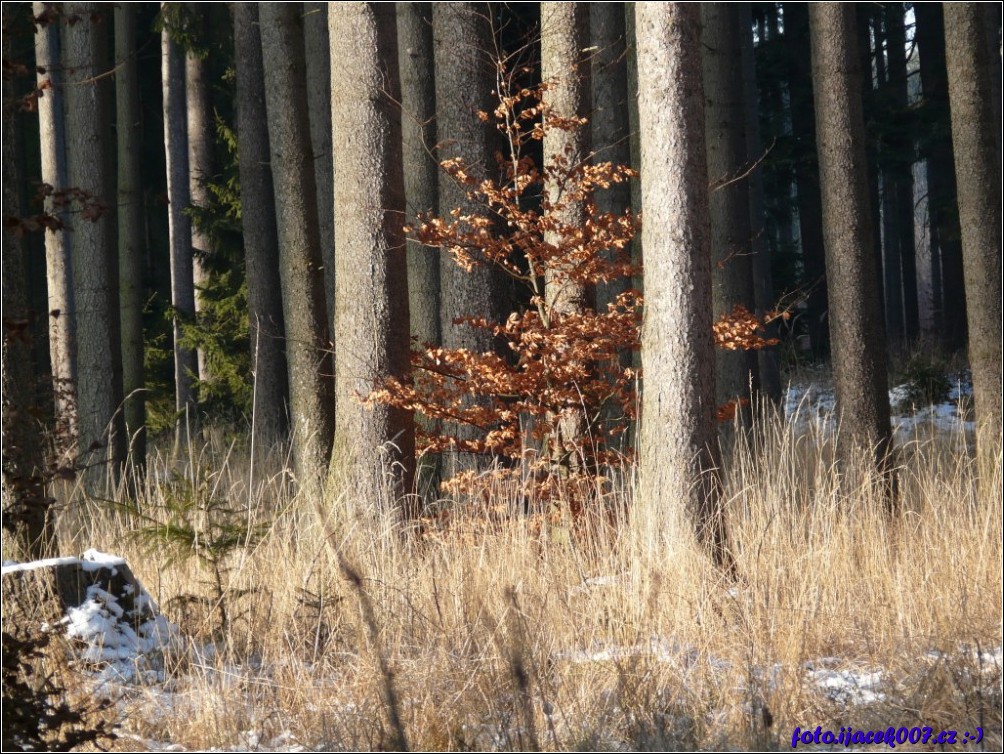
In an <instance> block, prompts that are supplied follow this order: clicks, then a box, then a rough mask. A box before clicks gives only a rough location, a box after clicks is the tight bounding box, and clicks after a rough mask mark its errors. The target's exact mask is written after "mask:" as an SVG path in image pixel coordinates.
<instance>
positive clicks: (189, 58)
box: [185, 3, 216, 382]
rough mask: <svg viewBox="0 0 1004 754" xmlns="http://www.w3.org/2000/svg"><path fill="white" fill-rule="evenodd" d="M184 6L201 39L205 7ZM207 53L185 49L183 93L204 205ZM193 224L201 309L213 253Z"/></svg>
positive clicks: (206, 372)
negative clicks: (210, 257)
mask: <svg viewBox="0 0 1004 754" xmlns="http://www.w3.org/2000/svg"><path fill="white" fill-rule="evenodd" d="M187 5H188V8H187V9H186V10H187V12H189V13H190V14H191V15H192V21H193V30H194V31H195V33H196V35H197V38H198V41H200V42H202V41H203V40H204V39H205V37H206V34H207V33H208V29H207V28H206V12H207V11H206V9H205V7H204V6H203V4H202V3H188V4H187ZM208 76H209V71H208V62H207V59H206V55H205V54H203V53H202V52H200V51H197V50H188V51H186V52H185V96H186V101H187V104H188V120H187V126H186V127H187V129H188V192H189V198H190V199H191V203H192V205H194V206H196V207H205V206H207V205H208V204H209V186H208V184H209V181H211V180H212V177H213V170H214V166H213V142H214V140H215V138H214V136H213V134H214V133H215V132H216V124H215V123H214V122H213V105H212V89H211V87H210V82H209V79H208ZM190 224H191V226H192V253H193V257H192V282H193V283H194V284H195V311H196V313H197V314H198V313H199V312H201V311H202V293H201V290H202V289H203V288H205V287H206V285H208V283H209V270H208V269H207V267H206V264H205V263H204V261H203V260H204V258H205V257H206V256H207V255H208V254H210V253H212V248H211V244H210V241H209V237H208V236H207V235H206V234H205V233H204V232H203V231H202V229H201V228H199V227H198V225H197V224H196V223H194V222H191V223H190ZM196 357H197V359H198V364H199V379H200V380H203V381H205V382H209V381H210V380H212V370H211V369H210V368H209V365H208V364H207V362H206V359H207V357H206V352H205V351H204V350H203V349H201V348H200V349H198V351H197V353H196Z"/></svg>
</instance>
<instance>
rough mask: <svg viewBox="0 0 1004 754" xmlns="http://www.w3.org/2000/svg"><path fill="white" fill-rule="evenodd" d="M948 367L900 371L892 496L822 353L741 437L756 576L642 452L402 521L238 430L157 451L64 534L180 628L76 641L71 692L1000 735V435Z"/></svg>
mask: <svg viewBox="0 0 1004 754" xmlns="http://www.w3.org/2000/svg"><path fill="white" fill-rule="evenodd" d="M953 379H954V384H953V385H950V386H949V390H950V391H952V392H950V394H949V395H947V396H945V395H943V396H942V397H943V398H946V400H945V402H943V403H940V404H938V405H937V406H936V407H929V408H922V409H920V410H919V411H912V410H911V411H908V410H907V402H908V401H909V400H913V398H915V397H916V396H915V393H916V391H912V390H911V388H910V386H909V385H907V386H899V387H897V388H894V390H893V398H894V401H895V403H896V404H897V406H896V411H895V413H896V415H897V418H896V421H895V424H896V427H897V445H898V448H899V452H898V456H897V463H898V464H899V471H898V473H899V489H900V506H901V508H900V511H899V512H898V513H897V514H896V515H895V516H889V515H888V514H887V513H886V512H885V511H886V509H885V504H884V497H883V492H882V489H883V487H882V484H881V483H880V482H879V480H877V479H875V478H874V477H873V476H872V475H871V472H869V471H868V470H867V466H866V465H865V464H857V463H851V464H847V465H844V466H842V467H840V468H839V469H838V467H837V465H836V464H835V463H834V460H833V458H834V447H835V429H834V427H833V426H832V421H831V420H830V419H829V418H828V412H829V411H830V410H832V404H833V401H832V391H831V390H829V389H828V387H827V380H826V377H825V375H824V374H822V373H820V374H813V373H803V374H801V375H800V376H799V378H798V379H797V380H796V381H794V382H793V383H792V385H791V387H790V388H789V390H788V393H787V400H786V403H785V405H786V415H785V416H784V417H783V418H781V417H778V418H777V419H776V420H771V421H766V422H765V423H764V425H763V426H762V428H761V431H760V432H759V434H757V436H756V437H755V438H754V439H752V440H750V441H749V442H746V441H736V442H734V443H733V446H732V448H731V449H730V451H729V452H728V453H727V455H726V466H725V471H726V500H727V501H728V503H727V504H728V521H729V526H730V536H731V538H732V544H733V547H734V550H735V553H736V558H737V563H738V572H739V574H740V577H739V578H738V580H732V579H728V578H726V577H724V576H723V575H722V574H721V573H720V572H718V571H716V570H715V568H714V567H713V566H712V565H711V564H710V562H709V561H708V559H707V557H706V556H705V555H704V553H703V552H702V550H701V548H700V547H699V546H698V545H697V543H696V541H695V537H694V536H693V534H692V533H691V531H690V528H689V526H688V525H687V523H686V521H685V520H684V519H683V517H682V516H681V515H680V512H678V511H663V512H656V511H650V510H646V508H645V506H644V505H640V504H638V503H635V504H634V505H631V504H630V498H631V493H630V490H631V488H632V479H631V477H630V474H626V475H624V476H623V477H622V478H621V479H620V480H619V481H618V483H617V484H616V485H615V489H612V490H608V491H606V492H605V494H604V495H603V496H602V499H601V500H599V501H597V502H596V504H595V507H594V509H591V510H590V511H588V512H587V513H586V514H584V515H581V516H579V517H577V518H575V519H572V518H570V517H568V515H567V514H565V513H563V512H562V511H561V510H560V509H558V508H555V509H554V510H553V511H550V512H549V513H548V514H546V515H537V516H526V515H522V512H521V511H522V506H514V505H512V504H511V501H510V498H509V496H508V495H507V493H506V491H505V490H504V489H495V490H494V491H493V492H492V493H491V494H490V495H489V498H488V499H487V500H485V501H484V502H483V503H482V504H481V505H482V507H479V508H478V509H477V510H473V509H472V508H471V506H467V507H466V508H462V509H455V510H453V511H452V512H451V515H450V516H445V515H443V516H439V517H435V518H429V519H428V520H426V521H425V522H424V525H423V529H422V531H421V533H420V534H419V535H418V536H402V531H401V525H400V524H399V523H397V522H396V520H395V519H394V517H393V516H392V515H391V514H388V513H386V512H385V511H387V510H388V509H389V507H390V506H388V505H386V504H384V501H382V500H381V499H380V498H381V495H380V493H379V492H375V493H372V494H368V495H360V499H358V500H340V501H337V504H335V505H331V506H328V507H327V508H321V507H320V506H318V505H316V504H315V503H314V501H307V500H303V499H298V498H295V497H293V496H292V495H291V493H290V482H289V478H288V474H286V473H285V472H284V471H283V470H282V462H283V460H284V457H282V456H281V455H280V454H278V453H277V454H276V455H277V458H276V461H275V462H274V464H272V467H271V468H264V465H260V466H259V467H258V468H252V467H251V465H250V463H249V461H248V457H247V454H246V453H242V452H240V451H239V450H238V448H239V447H240V438H230V439H227V438H225V437H223V436H222V435H221V436H216V437H214V438H213V439H212V440H211V441H210V442H209V443H208V444H207V445H206V446H205V447H204V448H203V449H201V450H200V451H199V452H198V453H197V454H196V453H194V452H193V453H192V455H191V456H190V457H189V458H187V459H185V460H184V461H182V462H177V461H175V462H169V461H168V460H167V459H165V458H154V459H152V460H151V462H150V464H149V466H148V468H147V474H146V479H147V482H146V485H145V486H144V488H143V489H142V490H141V491H140V496H139V497H140V503H139V511H140V514H141V515H139V516H137V515H136V514H135V513H128V512H127V511H126V510H125V509H123V508H122V507H118V506H110V505H108V504H101V503H96V502H87V503H76V504H74V506H73V507H72V508H70V509H68V510H67V511H65V512H64V515H63V517H62V519H61V531H60V535H61V541H62V542H63V543H64V544H63V549H68V550H69V551H74V550H76V551H83V550H85V549H88V548H92V547H96V548H98V549H100V550H103V551H106V552H114V553H115V554H117V555H122V556H124V557H126V558H127V559H128V561H129V563H130V565H131V567H132V569H133V571H134V572H135V574H136V575H137V576H138V577H139V579H140V580H141V581H142V582H143V584H145V586H146V587H147V589H148V590H149V591H150V592H151V594H152V595H153V597H154V599H155V600H156V601H157V602H158V603H159V604H160V606H161V608H162V609H163V611H164V613H165V614H166V615H167V616H168V617H169V618H170V619H171V620H172V621H174V622H175V624H176V625H177V629H176V630H175V631H173V632H171V634H170V637H165V641H164V646H163V647H162V650H163V651H161V652H154V653H152V654H148V655H144V656H142V657H140V656H129V655H128V653H124V654H123V657H122V658H121V659H120V660H117V661H115V662H104V663H101V664H98V665H85V664H84V663H83V662H82V661H77V662H75V663H74V667H75V668H76V670H78V671H79V672H75V673H74V677H75V678H76V679H77V687H76V693H79V694H81V695H82V698H86V699H89V700H92V701H93V700H94V699H101V698H103V699H108V700H111V702H112V704H111V705H110V706H109V707H108V708H107V709H106V710H104V711H102V712H97V713H95V714H99V715H103V716H104V717H106V718H108V719H110V720H112V721H113V722H114V724H115V725H116V726H117V731H118V735H119V738H118V740H117V741H115V742H113V743H111V747H112V748H113V749H117V750H127V749H128V750H134V749H138V750H167V751H186V750H199V749H205V750H213V751H313V750H327V749H330V750H335V751H337V750H355V749H387V748H394V747H401V746H402V745H407V746H408V747H410V748H413V749H432V750H458V749H459V750H464V749H486V750H533V749H547V750H551V749H553V750H565V749H571V750H578V749H586V750H589V749H605V750H609V749H614V750H622V751H634V750H652V749H670V750H672V749H686V750H697V749H708V750H718V749H768V750H770V749H785V750H790V749H791V748H792V744H793V735H794V734H795V730H796V728H798V729H800V730H799V740H798V748H808V749H819V750H826V749H832V748H838V749H842V750H848V747H845V746H843V745H839V744H838V745H836V746H826V745H824V744H823V743H821V742H822V741H824V740H826V736H825V732H826V731H827V730H829V731H832V732H833V733H834V735H835V736H839V735H840V734H841V732H843V733H844V734H845V735H847V734H848V733H849V734H850V736H851V738H850V740H849V743H850V744H851V746H850V747H849V748H850V749H851V750H871V749H876V748H883V749H885V748H889V746H888V744H886V743H882V744H880V745H877V746H875V745H872V746H869V745H866V744H858V743H856V740H857V739H855V738H854V733H855V732H859V731H860V732H861V734H862V735H864V734H865V733H866V732H869V731H882V732H883V736H886V735H888V733H887V732H888V730H889V729H890V728H893V729H894V731H893V735H896V736H902V737H903V740H904V741H905V743H903V744H902V745H901V744H900V743H896V748H897V749H901V750H916V749H923V750H932V749H934V748H935V746H934V743H935V742H936V741H937V738H938V736H939V735H940V734H942V732H943V731H955V732H956V742H957V745H956V746H952V745H950V744H948V745H944V746H941V747H940V748H946V749H948V750H954V749H956V748H965V749H985V750H994V749H1000V747H1001V745H1002V743H1004V739H1002V733H1001V705H1002V697H1004V693H1002V691H1004V683H1002V678H1004V675H1002V664H1004V657H1002V635H1001V631H1002V629H1001V616H1002V537H1001V530H1002V529H1001V527H1002V511H1001V487H1002V482H1001V464H1000V452H999V450H998V454H997V457H996V461H995V462H994V463H993V464H991V467H989V468H977V462H976V461H975V460H974V459H973V454H972V444H973V432H974V429H973V426H972V422H971V416H969V414H970V413H971V409H970V408H968V407H967V400H968V399H967V398H966V395H967V392H968V391H967V385H966V381H965V379H962V378H959V377H958V376H956V377H955V378H953ZM911 396H913V398H912V397H911ZM993 439H994V440H995V441H996V442H997V443H998V445H997V447H998V449H999V448H1000V441H1001V438H1000V434H999V431H998V434H997V436H996V438H993ZM517 508H518V511H517ZM511 511H516V512H512V513H510V512H511ZM167 523H170V524H171V526H170V527H168V526H165V524H167ZM817 726H819V728H820V729H821V730H820V731H819V734H818V735H819V737H820V738H819V740H820V743H819V744H818V745H817V743H816V742H815V739H814V736H816V735H817V733H816V728H817ZM901 728H902V729H903V731H902V732H900V729H901ZM914 729H916V730H914ZM977 730H980V731H982V733H981V740H980V741H979V742H978V743H974V742H972V741H970V742H969V743H966V744H965V745H963V743H964V741H968V739H967V738H966V736H969V737H970V738H972V737H974V736H976V734H977ZM805 731H808V735H809V739H812V743H802V739H801V738H800V737H801V734H802V733H804V732H805ZM911 736H913V741H915V742H916V743H911V742H910V741H911ZM809 739H805V740H809ZM924 741H927V743H926V745H925V743H924ZM942 742H943V743H945V744H947V738H946V739H942Z"/></svg>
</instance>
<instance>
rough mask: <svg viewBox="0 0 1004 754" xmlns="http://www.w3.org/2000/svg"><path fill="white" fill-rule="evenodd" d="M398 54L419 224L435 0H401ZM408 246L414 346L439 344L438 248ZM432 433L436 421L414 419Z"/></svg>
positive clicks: (433, 194)
mask: <svg viewBox="0 0 1004 754" xmlns="http://www.w3.org/2000/svg"><path fill="white" fill-rule="evenodd" d="M397 39H398V57H399V67H400V73H401V130H402V134H403V135H402V139H403V151H404V154H403V160H404V196H405V202H406V206H405V213H406V219H407V223H408V225H410V226H412V227H417V225H418V222H419V215H420V214H421V213H426V212H428V213H436V212H437V211H438V201H437V200H438V192H439V166H438V165H437V164H436V160H435V157H434V156H433V153H432V150H433V149H434V148H435V144H436V77H435V70H434V65H433V58H434V53H433V43H432V3H398V4H397ZM407 246H408V310H409V313H410V319H411V339H412V347H413V348H417V349H419V350H421V349H423V348H425V347H426V345H425V344H429V345H431V346H439V345H440V344H441V342H442V338H441V335H440V326H439V300H440V296H439V257H440V252H439V251H438V250H437V249H431V248H429V247H428V246H424V245H423V244H421V243H419V242H418V241H417V240H415V239H413V238H409V239H408V240H407ZM415 421H416V422H417V423H418V426H419V427H420V428H422V429H424V430H425V431H426V432H428V433H436V432H438V423H437V422H435V421H432V420H428V419H426V418H425V417H418V416H416V417H415ZM417 474H418V492H419V494H420V495H421V496H422V498H425V497H427V496H435V494H436V491H437V490H438V486H439V458H438V456H436V457H435V458H433V457H429V456H425V457H423V458H422V462H421V465H420V468H419V469H418V471H417Z"/></svg>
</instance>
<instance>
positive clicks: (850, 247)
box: [809, 4, 892, 469]
mask: <svg viewBox="0 0 1004 754" xmlns="http://www.w3.org/2000/svg"><path fill="white" fill-rule="evenodd" d="M854 13H855V10H854V7H853V6H848V5H842V4H832V5H831V4H820V5H813V6H811V7H810V9H809V14H810V15H809V18H810V27H811V35H812V74H813V85H814V89H815V106H816V145H817V148H818V150H819V171H820V185H821V189H822V200H823V241H824V245H825V247H826V269H827V281H828V288H829V300H830V340H831V343H832V348H833V377H834V382H835V384H836V394H837V408H838V409H839V414H840V421H841V426H840V442H841V446H842V449H843V455H844V457H848V454H849V452H850V450H851V447H852V446H853V445H859V446H863V447H865V448H870V449H873V450H874V457H875V461H876V463H877V464H878V466H879V467H880V468H882V469H885V468H886V465H887V463H888V458H889V453H890V451H891V449H892V430H891V427H890V423H889V392H888V381H887V380H888V378H887V376H886V369H885V358H886V355H885V332H884V328H883V327H882V307H881V305H880V302H879V290H878V289H879V276H878V269H877V266H876V264H875V262H876V260H875V253H874V237H873V234H872V212H871V204H870V202H869V199H868V180H867V176H866V166H867V162H866V156H865V129H864V116H863V113H862V105H861V94H860V92H861V83H862V82H861V68H860V60H861V58H860V56H859V55H858V50H857V34H856V27H855V16H854Z"/></svg>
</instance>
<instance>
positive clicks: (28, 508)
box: [0, 3, 58, 559]
mask: <svg viewBox="0 0 1004 754" xmlns="http://www.w3.org/2000/svg"><path fill="white" fill-rule="evenodd" d="M16 15H17V6H16V5H15V4H14V3H5V4H4V6H3V63H4V68H5V69H6V68H7V66H8V64H11V65H13V64H14V63H15V61H14V60H13V59H12V58H13V48H12V39H13V38H14V36H15V35H14V31H13V27H14V23H15V18H16ZM54 63H55V64H56V66H58V62H57V60H55V59H52V60H50V62H49V65H50V66H53V64H54ZM39 65H41V63H39ZM56 66H53V67H56ZM7 74H8V71H6V70H5V72H4V76H3V102H2V108H3V110H2V113H0V117H2V119H3V275H0V283H2V286H3V359H2V361H3V368H2V370H0V373H2V375H3V412H2V415H3V428H2V432H3V529H4V532H5V535H6V533H7V532H10V533H11V534H12V535H13V539H14V543H15V546H16V548H17V550H18V551H19V552H18V555H19V556H21V557H24V558H26V559H37V558H42V557H45V556H47V555H53V554H55V552H56V538H55V533H54V532H53V529H52V522H51V520H49V519H48V513H49V500H48V498H47V497H46V494H45V485H44V481H43V474H44V473H45V462H44V459H43V457H42V437H41V432H40V431H39V426H38V423H37V421H36V420H35V417H34V411H33V408H34V406H33V403H34V394H35V389H34V388H35V385H34V379H33V378H34V375H33V374H32V359H31V337H30V322H29V317H30V314H29V311H28V290H27V289H28V277H27V264H26V261H27V260H26V259H25V252H26V249H25V243H24V239H23V238H21V237H20V236H19V235H18V234H17V233H16V232H15V229H16V228H17V224H18V222H19V221H20V219H21V217H22V211H21V201H20V196H19V195H18V187H19V185H20V180H19V175H18V173H19V171H18V164H17V142H18V134H17V130H18V127H19V123H18V109H19V106H18V103H17V102H16V101H15V96H16V95H15V92H14V87H13V81H12V79H13V77H12V76H9V75H7ZM47 94H48V92H47ZM5 538H6V536H5ZM5 547H6V545H5Z"/></svg>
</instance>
